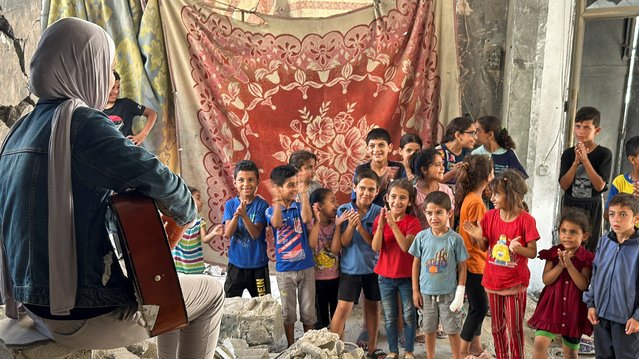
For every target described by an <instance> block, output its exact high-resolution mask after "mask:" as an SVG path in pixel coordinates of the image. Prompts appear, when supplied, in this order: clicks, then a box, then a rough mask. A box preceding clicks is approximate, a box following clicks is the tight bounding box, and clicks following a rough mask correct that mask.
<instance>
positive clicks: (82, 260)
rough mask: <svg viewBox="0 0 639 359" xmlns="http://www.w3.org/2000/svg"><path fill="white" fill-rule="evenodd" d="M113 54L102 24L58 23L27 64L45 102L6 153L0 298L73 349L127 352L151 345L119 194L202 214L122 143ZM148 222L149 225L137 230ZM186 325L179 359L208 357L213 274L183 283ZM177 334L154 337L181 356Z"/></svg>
mask: <svg viewBox="0 0 639 359" xmlns="http://www.w3.org/2000/svg"><path fill="white" fill-rule="evenodd" d="M114 56H115V47H114V44H113V41H112V40H111V38H110V37H109V35H108V34H107V33H106V32H105V31H104V30H103V29H102V28H100V27H99V26H97V25H95V24H92V23H89V22H87V21H84V20H80V19H76V18H66V19H62V20H59V21H56V22H55V23H53V24H51V26H49V27H48V28H47V29H46V30H45V31H44V33H43V34H42V38H41V39H40V42H39V44H38V47H37V49H36V51H35V53H34V56H33V58H32V61H31V80H30V88H31V90H32V92H33V93H34V94H35V95H36V96H38V97H39V98H40V100H39V101H38V103H37V105H36V107H35V109H34V110H33V112H31V113H30V114H28V115H27V116H25V117H24V118H23V119H21V120H20V121H19V122H17V123H16V124H15V125H14V127H13V128H12V130H11V132H10V133H9V135H8V136H7V139H6V140H5V143H4V144H3V147H2V148H1V149H0V173H2V174H3V175H2V178H3V179H2V181H0V241H1V242H2V247H1V248H0V266H1V268H0V269H1V273H0V274H1V275H0V291H1V292H2V299H4V301H5V302H6V303H7V313H8V314H9V315H11V316H14V317H15V316H16V315H17V311H16V308H17V306H16V305H15V303H22V304H23V305H24V307H25V308H26V310H27V314H28V315H29V316H30V317H31V318H32V319H33V320H34V321H35V323H36V326H37V328H38V330H39V331H41V332H42V333H43V334H44V335H46V336H48V337H50V338H52V339H53V340H55V341H58V342H60V343H62V344H65V345H67V346H70V347H76V348H86V349H103V348H114V347H122V346H126V345H129V344H133V343H136V342H139V341H142V340H144V339H146V338H148V333H147V330H146V328H144V327H142V326H141V325H140V324H143V323H144V321H141V320H139V319H140V314H139V312H137V309H138V306H137V303H136V301H135V297H134V294H133V290H132V283H131V281H130V280H129V279H128V278H126V277H125V276H124V275H123V273H122V271H121V270H120V267H119V265H118V261H117V259H116V258H115V257H114V254H113V250H112V248H111V245H110V242H109V233H108V231H107V228H106V225H105V216H106V213H107V204H108V198H109V196H110V194H111V192H112V191H116V192H122V191H125V190H126V189H136V190H137V191H139V192H141V193H143V194H144V195H146V196H148V197H150V198H153V199H155V200H156V202H157V204H158V206H159V208H161V209H162V210H163V212H164V213H165V214H167V215H169V216H170V217H172V218H174V219H175V221H176V222H177V223H178V224H180V225H186V224H188V223H189V222H191V221H192V220H193V219H194V218H195V215H196V209H195V204H194V202H193V200H192V198H191V195H190V193H189V191H188V189H187V187H186V185H185V184H184V182H182V180H181V179H180V178H179V177H178V176H177V175H175V174H173V173H172V172H171V171H169V170H168V169H167V168H166V167H165V166H164V165H163V164H162V163H160V162H159V161H158V160H157V158H156V157H155V156H154V155H153V154H151V153H149V152H148V151H146V150H145V149H143V148H139V147H137V146H135V145H134V144H133V143H132V142H131V141H130V140H128V139H126V138H125V137H124V136H123V135H122V134H120V133H119V132H118V131H117V129H116V128H115V126H114V125H113V123H112V122H111V121H110V120H109V118H108V117H107V116H106V115H104V113H102V112H101V110H102V109H103V108H104V106H105V104H106V103H107V100H108V94H109V90H110V88H111V86H112V85H113V82H114V78H113V75H112V70H113V63H114ZM141 225H144V224H141ZM180 283H181V286H182V293H183V297H184V298H185V305H186V309H187V314H188V318H189V326H188V327H186V328H184V329H181V330H180V333H179V334H180V335H179V346H178V351H179V352H178V357H179V358H205V357H206V358H209V357H210V358H212V355H213V351H214V348H215V344H216V342H217V335H218V331H219V322H220V319H221V306H222V304H223V301H224V292H223V290H222V288H221V285H220V284H219V283H218V282H217V281H216V280H215V279H213V278H212V277H209V276H188V277H186V276H180ZM177 337H178V336H177V335H176V333H171V334H169V335H162V336H160V337H159V339H158V346H159V351H160V357H161V358H175V357H176V353H175V347H176V343H175V341H176V338H177Z"/></svg>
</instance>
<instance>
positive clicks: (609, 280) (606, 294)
mask: <svg viewBox="0 0 639 359" xmlns="http://www.w3.org/2000/svg"><path fill="white" fill-rule="evenodd" d="M638 291H639V231H635V234H633V235H632V236H631V237H630V238H628V239H627V240H626V241H624V242H623V243H621V244H619V242H617V236H616V235H615V233H614V232H612V231H610V233H608V234H606V235H605V236H603V237H601V239H600V240H599V246H598V248H597V252H596V253H595V260H594V262H593V264H592V278H591V280H590V286H589V287H588V291H587V292H584V294H583V300H584V303H586V306H588V308H593V307H594V308H595V309H596V310H597V316H599V317H602V318H605V319H608V320H610V321H613V322H617V323H622V324H625V323H626V322H627V321H628V319H630V317H633V318H634V319H636V320H639V292H638Z"/></svg>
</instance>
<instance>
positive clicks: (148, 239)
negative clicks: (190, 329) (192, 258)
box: [110, 192, 188, 337]
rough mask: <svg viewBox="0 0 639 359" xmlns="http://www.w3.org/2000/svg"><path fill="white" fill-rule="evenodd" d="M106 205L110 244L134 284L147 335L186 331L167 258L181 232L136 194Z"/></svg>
mask: <svg viewBox="0 0 639 359" xmlns="http://www.w3.org/2000/svg"><path fill="white" fill-rule="evenodd" d="M110 202H111V203H110V208H111V210H112V213H113V214H114V215H115V219H116V220H115V221H113V222H116V223H117V234H116V233H112V235H111V242H112V243H111V244H112V245H113V246H114V250H115V253H116V257H117V258H118V260H119V262H120V266H121V267H122V270H123V272H124V274H125V275H126V276H127V277H128V278H129V279H131V280H132V282H133V285H134V288H135V292H136V297H137V300H138V303H139V305H140V308H141V310H140V311H141V312H142V317H143V320H144V322H145V326H146V328H147V330H148V331H149V334H150V336H152V337H153V336H156V335H159V334H163V333H166V332H170V331H173V330H175V329H179V328H183V327H185V326H186V325H187V324H188V317H187V314H186V307H185V306H184V300H183V299H182V289H181V287H180V282H179V281H178V276H177V272H176V271H175V264H174V262H173V256H172V254H171V248H172V247H173V246H175V244H177V242H178V241H179V240H180V238H182V234H183V233H184V230H185V228H181V227H179V226H177V224H175V222H173V221H172V220H171V219H170V218H168V217H164V216H163V218H160V216H159V212H158V208H157V206H156V204H155V202H154V201H153V200H152V199H151V198H148V197H145V196H144V195H142V194H140V193H138V192H126V193H118V194H115V195H113V196H112V197H111V201H110ZM165 230H166V231H165ZM167 232H168V233H169V234H170V236H171V238H167ZM169 240H170V242H169ZM169 243H170V244H169Z"/></svg>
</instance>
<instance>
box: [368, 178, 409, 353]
mask: <svg viewBox="0 0 639 359" xmlns="http://www.w3.org/2000/svg"><path fill="white" fill-rule="evenodd" d="M414 201H415V188H414V187H413V185H412V184H411V183H410V182H409V181H408V180H407V179H405V178H404V179H400V180H395V181H393V182H391V183H390V186H389V187H388V192H387V194H386V203H387V208H383V209H382V211H381V212H380V214H379V216H377V218H376V219H375V222H374V223H373V233H374V235H373V241H372V243H371V247H372V248H373V250H374V251H376V252H379V260H378V261H377V265H376V266H375V273H377V274H378V275H379V279H378V280H379V291H380V294H381V296H382V306H383V307H384V321H385V323H386V336H387V337H388V347H389V352H390V353H389V354H388V356H387V357H386V358H398V357H399V347H398V343H399V338H398V336H399V334H398V326H397V324H398V311H399V307H400V306H399V304H398V302H397V298H398V295H399V297H400V299H401V308H402V313H401V314H402V319H403V321H404V339H405V344H404V345H405V353H404V358H406V359H408V358H414V356H413V349H414V345H415V332H416V330H417V326H416V318H415V306H414V305H413V296H412V281H411V273H412V260H413V257H412V256H411V255H410V254H409V253H408V249H409V248H410V246H411V244H412V243H413V239H414V238H415V235H417V233H419V231H420V230H421V227H420V225H419V220H418V219H417V218H416V217H414V216H412V215H410V214H408V213H409V211H410V207H411V206H412V205H413V203H414Z"/></svg>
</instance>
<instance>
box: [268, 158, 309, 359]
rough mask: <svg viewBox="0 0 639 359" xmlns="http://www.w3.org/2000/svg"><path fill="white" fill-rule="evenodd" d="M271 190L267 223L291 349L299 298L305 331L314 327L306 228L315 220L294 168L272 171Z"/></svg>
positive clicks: (283, 167) (281, 168) (285, 328)
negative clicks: (271, 236) (271, 238)
mask: <svg viewBox="0 0 639 359" xmlns="http://www.w3.org/2000/svg"><path fill="white" fill-rule="evenodd" d="M270 179H271V181H270V183H268V186H267V187H268V189H269V191H270V192H271V197H272V199H271V200H272V201H273V204H272V206H271V207H269V208H268V209H267V210H266V219H267V220H268V222H269V223H270V225H271V226H272V229H273V236H274V237H275V270H276V274H275V276H276V279H277V286H278V288H279V290H280V295H281V300H282V312H283V317H284V331H285V333H286V340H287V341H288V345H289V346H291V345H293V343H294V342H295V338H294V329H295V322H296V321H297V305H298V300H297V298H299V307H300V316H301V321H302V324H303V325H304V331H308V330H311V329H313V328H314V327H315V322H316V313H315V268H314V267H315V261H314V260H313V251H312V249H311V248H312V244H311V243H309V237H308V232H307V228H306V225H307V224H310V223H311V219H312V217H313V214H312V210H311V207H310V203H309V198H308V195H301V196H300V199H301V201H302V203H301V204H300V203H299V202H296V201H295V199H296V197H297V194H298V193H305V192H306V191H307V190H308V187H307V185H306V184H305V183H304V182H298V180H297V169H295V167H293V166H291V165H282V166H277V167H275V168H274V169H273V170H272V171H271V175H270Z"/></svg>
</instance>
